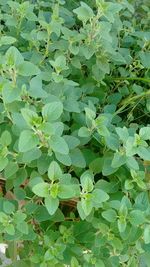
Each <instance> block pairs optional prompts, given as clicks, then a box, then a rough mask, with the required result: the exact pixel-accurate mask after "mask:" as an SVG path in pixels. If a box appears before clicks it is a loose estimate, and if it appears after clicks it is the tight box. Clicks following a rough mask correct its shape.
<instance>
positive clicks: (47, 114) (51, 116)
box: [42, 102, 63, 121]
mask: <svg viewBox="0 0 150 267" xmlns="http://www.w3.org/2000/svg"><path fill="white" fill-rule="evenodd" d="M62 112H63V105H62V103H61V102H52V103H49V104H46V105H45V106H44V107H43V109H42V115H43V117H44V119H45V120H48V121H56V120H57V119H58V118H59V117H60V116H61V114H62Z"/></svg>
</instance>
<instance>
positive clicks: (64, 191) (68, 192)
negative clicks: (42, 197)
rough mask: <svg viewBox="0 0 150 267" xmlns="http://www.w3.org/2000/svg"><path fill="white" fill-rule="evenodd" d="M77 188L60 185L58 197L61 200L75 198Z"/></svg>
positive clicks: (77, 192) (77, 193) (70, 185)
mask: <svg viewBox="0 0 150 267" xmlns="http://www.w3.org/2000/svg"><path fill="white" fill-rule="evenodd" d="M79 193H80V191H79V186H78V185H72V184H69V185H66V184H60V185H59V193H58V196H59V197H60V198H61V199H69V198H73V197H76V196H77V195H78V196H79Z"/></svg>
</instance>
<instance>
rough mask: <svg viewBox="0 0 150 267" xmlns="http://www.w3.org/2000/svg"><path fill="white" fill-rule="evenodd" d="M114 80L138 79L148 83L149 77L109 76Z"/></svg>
mask: <svg viewBox="0 0 150 267" xmlns="http://www.w3.org/2000/svg"><path fill="white" fill-rule="evenodd" d="M111 79H112V80H114V81H121V80H127V81H140V82H144V83H150V79H147V78H141V77H116V78H115V77H111Z"/></svg>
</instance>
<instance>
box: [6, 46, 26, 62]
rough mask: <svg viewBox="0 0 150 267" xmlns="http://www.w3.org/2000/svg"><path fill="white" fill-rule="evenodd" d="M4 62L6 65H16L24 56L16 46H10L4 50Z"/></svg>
mask: <svg viewBox="0 0 150 267" xmlns="http://www.w3.org/2000/svg"><path fill="white" fill-rule="evenodd" d="M6 62H7V64H8V66H13V65H15V66H18V65H19V64H22V63H23V62H24V58H23V56H22V55H21V53H20V52H19V50H18V49H17V48H16V47H14V46H11V47H10V48H9V49H8V50H7V52H6Z"/></svg>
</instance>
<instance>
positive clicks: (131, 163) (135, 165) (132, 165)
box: [126, 157, 139, 171]
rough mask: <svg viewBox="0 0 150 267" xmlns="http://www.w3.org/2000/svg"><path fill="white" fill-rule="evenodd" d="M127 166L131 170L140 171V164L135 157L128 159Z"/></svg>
mask: <svg viewBox="0 0 150 267" xmlns="http://www.w3.org/2000/svg"><path fill="white" fill-rule="evenodd" d="M126 164H127V166H128V168H129V169H134V170H136V171H137V170H139V164H138V162H137V161H136V159H135V158H134V157H128V158H127V159H126Z"/></svg>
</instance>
